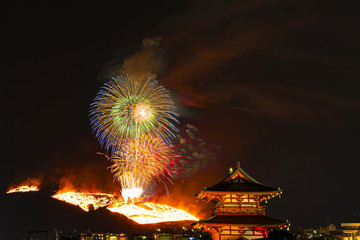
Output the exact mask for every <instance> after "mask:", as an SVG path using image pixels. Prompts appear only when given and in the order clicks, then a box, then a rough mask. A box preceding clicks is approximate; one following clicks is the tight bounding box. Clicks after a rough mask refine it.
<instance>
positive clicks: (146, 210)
mask: <svg viewBox="0 0 360 240" xmlns="http://www.w3.org/2000/svg"><path fill="white" fill-rule="evenodd" d="M108 209H109V210H110V211H111V212H116V213H121V214H123V215H125V216H126V217H128V218H130V219H132V220H134V221H135V222H137V223H140V224H148V223H159V222H173V221H194V222H195V221H196V222H197V221H199V219H198V218H196V217H194V216H192V215H191V214H190V213H187V212H185V211H183V210H181V209H177V208H174V207H170V206H168V205H165V204H159V203H152V202H145V203H141V204H136V205H135V204H123V205H120V206H111V207H108Z"/></svg>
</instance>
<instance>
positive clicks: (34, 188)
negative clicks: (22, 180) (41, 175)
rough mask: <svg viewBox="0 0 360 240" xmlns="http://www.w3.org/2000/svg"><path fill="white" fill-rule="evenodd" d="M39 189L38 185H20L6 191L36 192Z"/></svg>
mask: <svg viewBox="0 0 360 240" xmlns="http://www.w3.org/2000/svg"><path fill="white" fill-rule="evenodd" d="M36 191H39V188H38V187H37V186H27V185H24V186H18V187H16V188H11V189H10V190H9V191H7V192H6V193H7V194H9V193H16V192H36Z"/></svg>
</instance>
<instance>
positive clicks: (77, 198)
mask: <svg viewBox="0 0 360 240" xmlns="http://www.w3.org/2000/svg"><path fill="white" fill-rule="evenodd" d="M52 197H53V198H56V199H57V200H60V201H64V202H67V203H71V204H73V205H76V206H79V207H81V208H82V209H83V210H84V211H89V207H90V206H91V205H92V206H93V207H94V210H96V209H98V208H100V207H106V206H108V205H110V204H112V203H114V202H115V201H116V198H115V196H114V195H112V194H107V193H82V192H65V193H58V194H55V195H54V196H52Z"/></svg>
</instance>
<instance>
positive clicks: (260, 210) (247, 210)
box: [215, 206, 265, 215]
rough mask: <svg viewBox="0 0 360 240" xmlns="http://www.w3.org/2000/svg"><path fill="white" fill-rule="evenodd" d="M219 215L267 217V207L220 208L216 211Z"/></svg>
mask: <svg viewBox="0 0 360 240" xmlns="http://www.w3.org/2000/svg"><path fill="white" fill-rule="evenodd" d="M215 214H217V215H230V214H231V215H233V214H239V215H265V207H264V206H259V207H240V208H239V207H218V208H216V209H215Z"/></svg>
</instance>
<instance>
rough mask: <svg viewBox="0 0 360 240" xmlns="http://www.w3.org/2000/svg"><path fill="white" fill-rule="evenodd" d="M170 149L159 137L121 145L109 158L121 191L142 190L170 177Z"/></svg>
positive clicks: (134, 140)
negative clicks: (150, 184)
mask: <svg viewBox="0 0 360 240" xmlns="http://www.w3.org/2000/svg"><path fill="white" fill-rule="evenodd" d="M171 156H172V149H171V148H170V147H169V146H168V145H167V144H166V143H165V142H164V141H163V140H162V139H161V138H159V137H157V138H156V137H154V138H148V137H145V138H143V139H142V140H140V139H133V140H132V141H127V142H126V143H124V144H122V148H121V149H119V150H117V151H116V152H115V153H114V154H113V155H112V156H111V158H110V160H111V161H112V163H113V164H112V166H111V167H110V169H111V171H112V172H113V173H114V178H115V179H116V180H117V181H119V182H120V183H121V185H122V187H123V189H136V188H143V187H144V186H146V185H147V184H148V183H149V182H151V181H154V180H156V181H161V180H162V178H163V177H164V176H165V177H166V176H170V175H171V171H170V170H169V168H168V167H169V164H170V161H171V160H170V157H171Z"/></svg>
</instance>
